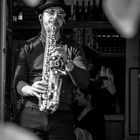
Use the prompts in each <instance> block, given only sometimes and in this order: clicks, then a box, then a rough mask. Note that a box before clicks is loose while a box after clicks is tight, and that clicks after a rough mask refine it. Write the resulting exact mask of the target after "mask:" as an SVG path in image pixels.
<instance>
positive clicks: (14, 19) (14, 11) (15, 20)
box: [13, 1, 17, 22]
mask: <svg viewBox="0 0 140 140" xmlns="http://www.w3.org/2000/svg"><path fill="white" fill-rule="evenodd" d="M13 22H17V2H16V1H14V2H13Z"/></svg>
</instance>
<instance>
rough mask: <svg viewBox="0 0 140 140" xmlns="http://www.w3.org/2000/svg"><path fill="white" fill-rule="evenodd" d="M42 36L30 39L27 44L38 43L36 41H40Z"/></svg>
mask: <svg viewBox="0 0 140 140" xmlns="http://www.w3.org/2000/svg"><path fill="white" fill-rule="evenodd" d="M39 38H40V35H36V36H33V37H31V38H29V39H28V40H26V42H25V43H27V44H28V43H34V42H36V41H40V39H39Z"/></svg>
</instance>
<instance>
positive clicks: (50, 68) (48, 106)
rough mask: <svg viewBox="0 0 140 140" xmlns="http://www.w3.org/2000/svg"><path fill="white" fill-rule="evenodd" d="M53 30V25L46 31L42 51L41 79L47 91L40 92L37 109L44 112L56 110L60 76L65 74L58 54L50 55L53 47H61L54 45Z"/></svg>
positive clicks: (54, 30) (54, 28)
mask: <svg viewBox="0 0 140 140" xmlns="http://www.w3.org/2000/svg"><path fill="white" fill-rule="evenodd" d="M55 32H56V27H55V26H53V27H52V28H51V30H48V31H47V37H46V44H45V52H44V62H43V71H42V81H43V83H44V85H45V86H46V87H47V91H46V93H44V94H41V97H40V99H39V110H40V111H44V112H46V113H53V112H55V111H56V110H57V108H58V106H59V98H60V92H61V85H62V80H61V78H62V75H66V74H67V72H66V71H65V68H64V63H63V60H62V58H60V57H59V56H51V55H52V53H53V50H54V49H55V48H59V47H61V46H60V45H59V46H57V45H56V39H55Z"/></svg>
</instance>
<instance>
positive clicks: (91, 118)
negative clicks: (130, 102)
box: [75, 81, 105, 140]
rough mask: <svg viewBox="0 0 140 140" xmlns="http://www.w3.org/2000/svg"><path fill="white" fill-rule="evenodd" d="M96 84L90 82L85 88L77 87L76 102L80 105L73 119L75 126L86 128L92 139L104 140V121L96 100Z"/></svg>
mask: <svg viewBox="0 0 140 140" xmlns="http://www.w3.org/2000/svg"><path fill="white" fill-rule="evenodd" d="M97 97H98V95H97V86H96V83H95V82H92V81H91V82H90V84H89V86H88V88H87V89H82V88H77V93H76V99H75V100H76V102H77V104H78V106H79V107H82V110H81V113H80V114H79V116H78V117H77V119H76V121H75V128H81V129H83V130H87V131H88V132H89V133H90V134H91V135H92V138H93V140H105V121H104V115H103V113H102V112H101V110H100V108H99V106H98V102H97Z"/></svg>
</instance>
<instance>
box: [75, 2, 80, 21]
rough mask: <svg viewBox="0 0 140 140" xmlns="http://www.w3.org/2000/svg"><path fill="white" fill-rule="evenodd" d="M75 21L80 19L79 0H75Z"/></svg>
mask: <svg viewBox="0 0 140 140" xmlns="http://www.w3.org/2000/svg"><path fill="white" fill-rule="evenodd" d="M74 17H75V18H74V19H75V21H80V8H79V1H78V0H77V1H76V7H75V13H74Z"/></svg>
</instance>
